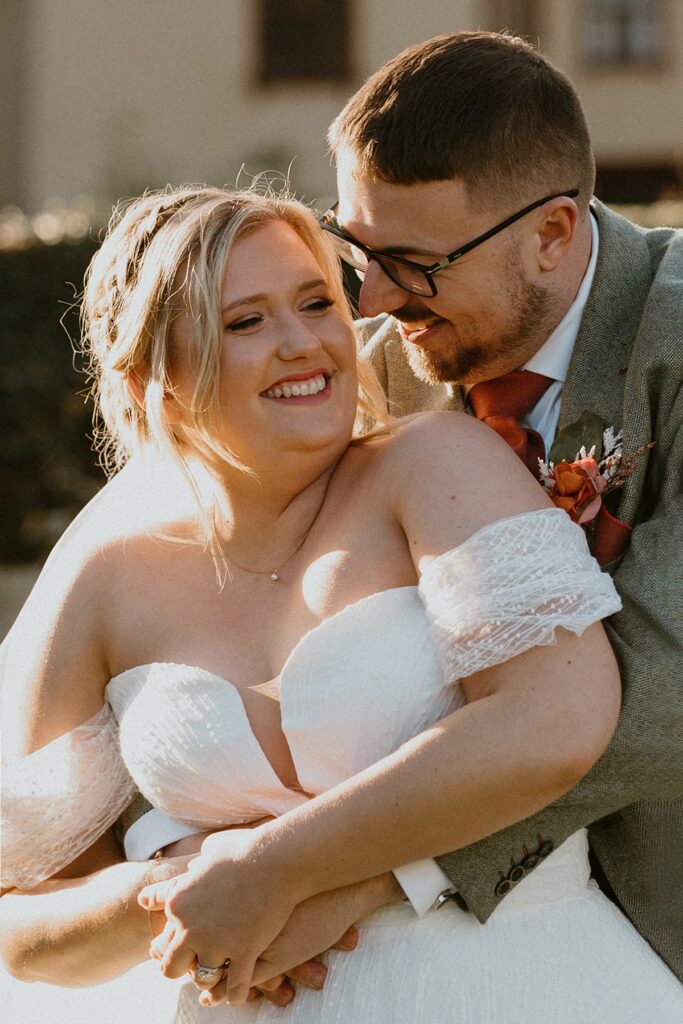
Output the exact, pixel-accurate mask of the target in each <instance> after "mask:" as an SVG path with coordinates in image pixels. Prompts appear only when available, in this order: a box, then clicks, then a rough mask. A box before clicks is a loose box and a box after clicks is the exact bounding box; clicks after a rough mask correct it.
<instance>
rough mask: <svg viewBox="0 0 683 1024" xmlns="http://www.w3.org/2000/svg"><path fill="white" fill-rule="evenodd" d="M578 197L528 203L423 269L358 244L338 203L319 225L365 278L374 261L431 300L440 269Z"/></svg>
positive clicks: (408, 288) (401, 283)
mask: <svg viewBox="0 0 683 1024" xmlns="http://www.w3.org/2000/svg"><path fill="white" fill-rule="evenodd" d="M578 194H579V189H578V188H572V189H570V190H569V191H568V192H554V193H553V194H552V195H551V196H544V197H543V199H537V200H536V202H535V203H529V205H528V206H525V207H524V209H523V210H519V211H518V212H517V213H513V214H512V216H511V217H506V218H505V220H503V221H501V222H500V224H496V226H495V228H490V229H489V230H488V231H485V232H484V234H483V235H478V236H477V238H474V239H472V241H471V242H467V244H466V245H461V246H460V247H459V248H458V249H455V250H454V251H453V252H451V253H449V254H448V256H444V257H443V259H440V260H438V261H437V262H436V263H432V264H430V265H429V266H424V264H422V263H415V262H414V261H413V260H406V259H403V257H402V256H390V255H388V254H387V253H385V252H378V251H377V250H376V249H370V248H369V247H368V246H367V245H363V244H362V242H359V241H357V239H355V238H353V237H352V236H351V235H349V234H347V233H346V232H345V231H344V230H343V229H342V228H341V227H340V225H339V224H338V223H337V208H338V206H339V202H336V203H335V204H334V206H331V207H330V209H329V210H328V211H327V213H324V214H323V216H322V217H321V218H320V220H319V221H318V223H319V224H320V227H321V228H323V230H324V231H327V232H329V234H330V235H331V236H332V239H333V241H334V243H335V246H336V248H337V250H338V252H339V255H340V256H341V258H342V259H343V260H345V262H346V263H348V264H350V266H352V267H353V268H354V270H356V271H357V272H358V274H359V275H360V276H361V277H362V275H363V274H364V273H365V271H366V270H367V269H368V264H369V263H370V261H371V260H374V261H375V263H377V264H379V266H380V267H381V268H382V270H383V271H384V273H385V274H386V275H387V277H388V278H390V280H392V281H393V282H394V284H397V285H398V286H399V288H402V289H403V290H404V291H406V292H410V294H411V295H422V296H426V297H429V298H433V297H434V296H435V295H436V294H437V291H436V285H435V284H434V275H435V274H438V273H439V271H440V270H445V269H446V267H450V265H451V263H455V261H456V260H459V259H460V257H461V256H464V255H465V253H468V252H472V250H473V249H476V248H477V246H478V245H482V244H483V243H484V242H487V241H488V240H489V238H493V236H494V235H497V234H498V232H499V231H504V230H505V228H508V227H510V225H511V224H514V223H515V221H517V220H520V218H522V217H525V216H526V214H527V213H531V211H532V210H535V209H537V208H538V207H539V206H543V204H544V203H549V202H550V200H551V199H559V198H560V197H566V198H567V199H576V197H577V196H578Z"/></svg>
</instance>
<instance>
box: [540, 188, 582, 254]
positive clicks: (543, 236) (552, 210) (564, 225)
mask: <svg viewBox="0 0 683 1024" xmlns="http://www.w3.org/2000/svg"><path fill="white" fill-rule="evenodd" d="M577 220H578V209H577V207H576V203H574V202H572V200H571V199H568V198H566V197H565V196H560V197H558V198H557V199H554V200H552V203H548V207H547V208H546V209H545V210H544V215H543V220H542V221H541V223H540V225H539V228H538V233H537V239H538V249H537V259H538V265H539V268H540V269H541V270H542V271H545V272H546V273H548V272H551V271H553V270H557V268H558V267H559V265H560V263H561V262H562V260H563V258H564V257H565V256H566V254H567V253H568V251H569V248H570V246H571V244H572V240H573V238H574V234H575V231H576V225H577Z"/></svg>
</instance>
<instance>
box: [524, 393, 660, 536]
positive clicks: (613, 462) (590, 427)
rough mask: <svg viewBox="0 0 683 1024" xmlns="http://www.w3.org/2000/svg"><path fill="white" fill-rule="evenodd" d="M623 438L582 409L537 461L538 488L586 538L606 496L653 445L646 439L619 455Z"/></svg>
mask: <svg viewBox="0 0 683 1024" xmlns="http://www.w3.org/2000/svg"><path fill="white" fill-rule="evenodd" d="M622 438H623V433H622V431H618V432H617V431H616V430H615V429H614V427H607V426H605V424H604V422H603V420H601V419H600V417H599V416H596V415H595V413H591V412H585V413H584V414H583V415H582V416H581V417H580V418H579V419H578V420H577V421H576V423H572V424H570V426H568V427H565V429H564V430H562V431H560V433H559V434H558V435H557V438H556V439H555V443H554V445H553V446H552V448H551V449H550V453H549V457H548V462H543V461H542V460H541V459H539V460H538V467H539V476H540V480H541V483H542V485H543V487H544V488H545V490H546V491H547V493H548V494H549V496H550V497H551V499H552V500H553V502H554V503H555V504H556V505H557V506H558V507H559V508H562V509H564V510H565V512H567V513H569V515H570V516H571V518H572V519H573V521H574V522H575V523H579V525H580V526H583V527H584V528H585V529H586V533H587V534H588V539H589V542H590V540H591V537H592V534H593V532H594V529H595V525H596V517H597V516H598V513H599V512H600V511H601V509H602V507H603V502H604V500H605V498H606V497H607V495H608V494H610V493H611V492H612V491H614V490H616V489H617V488H618V487H623V486H624V483H625V482H626V480H627V479H628V478H629V477H630V476H631V475H632V473H633V471H634V469H635V463H636V460H637V459H638V458H640V456H641V455H643V454H644V453H645V452H646V451H647V450H648V449H649V448H653V447H654V444H655V442H654V441H650V442H649V443H648V444H644V445H641V447H640V448H637V449H636V450H635V451H633V452H629V453H628V455H624V452H623V448H622Z"/></svg>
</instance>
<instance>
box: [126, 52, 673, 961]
mask: <svg viewBox="0 0 683 1024" xmlns="http://www.w3.org/2000/svg"><path fill="white" fill-rule="evenodd" d="M330 138H331V143H332V149H333V152H334V155H335V157H336V160H337V165H338V170H339V175H338V181H339V204H338V207H337V209H336V210H335V211H332V212H331V213H330V214H329V215H328V216H327V217H326V226H327V228H328V229H330V230H331V231H332V235H331V237H333V238H335V239H336V240H337V242H338V244H340V246H342V247H343V248H344V253H345V255H346V256H348V257H350V258H351V259H352V260H353V261H354V263H355V264H356V266H357V269H359V270H360V271H361V273H362V282H363V283H362V286H361V291H360V298H359V303H360V310H361V313H362V314H363V315H364V316H365V317H366V318H369V319H365V320H363V321H360V323H359V329H360V331H361V332H362V334H363V336H364V339H365V341H366V353H367V354H368V355H369V358H370V359H371V361H372V363H373V365H374V366H375V369H376V370H377V372H378V374H379V377H380V380H381V382H382V384H383V386H384V389H385V392H386V394H387V397H388V400H389V405H390V409H391V411H392V412H394V413H395V414H396V415H404V414H407V413H411V412H416V411H419V410H426V409H442V410H449V409H451V410H466V411H468V412H470V413H472V414H474V415H477V416H479V417H480V418H483V419H486V420H487V422H489V423H490V425H491V426H493V428H494V429H498V430H499V432H502V433H503V434H504V436H506V439H509V440H511V441H513V442H514V443H515V446H516V447H517V449H518V450H519V452H520V454H522V455H525V454H526V456H527V462H528V464H529V465H530V466H531V467H532V468H535V466H536V455H537V454H538V453H539V452H542V450H543V448H544V449H545V453H546V455H547V453H548V452H549V451H550V448H551V446H552V444H553V441H554V438H555V436H556V434H557V432H558V430H562V429H564V428H566V427H567V426H569V425H571V424H572V423H574V422H575V421H577V420H578V419H579V418H580V417H582V416H583V414H585V413H593V414H596V415H597V416H599V417H600V418H601V419H602V420H603V421H604V424H605V426H611V427H613V428H614V430H615V431H619V430H623V433H624V437H623V445H624V452H625V453H628V452H631V451H635V450H636V449H637V448H639V447H640V446H641V445H644V444H647V443H648V442H650V441H654V442H656V446H655V447H654V448H653V449H651V450H650V451H648V452H645V453H644V454H643V455H642V456H641V457H640V458H639V459H638V460H637V461H636V463H635V469H634V472H633V475H632V476H631V477H630V478H629V479H628V480H627V481H626V485H625V486H624V488H623V489H622V490H621V491H617V492H615V493H614V494H613V495H611V496H610V498H609V499H608V503H609V502H612V501H614V504H612V505H611V507H610V508H609V509H607V508H606V509H605V511H604V514H603V516H602V519H601V521H600V524H599V531H598V532H599V538H598V539H599V541H600V544H601V549H602V550H601V554H602V556H603V559H602V560H603V562H605V565H606V569H607V571H608V572H610V573H612V574H613V576H614V581H615V583H616V586H617V589H618V590H619V592H620V594H621V597H622V601H623V611H621V612H620V613H619V614H617V615H615V616H613V617H612V619H611V620H610V621H609V622H608V623H606V628H607V631H608V635H609V637H610V640H611V642H612V645H613V647H614V650H615V653H616V656H617V658H618V660H619V664H620V668H621V673H622V680H623V689H624V699H623V710H622V715H621V719H620V724H619V727H618V729H617V732H616V734H615V736H614V738H613V740H612V743H611V745H610V747H609V748H608V750H607V752H606V753H605V754H604V755H603V757H602V758H601V759H600V761H599V762H598V764H597V765H596V766H595V767H594V768H593V769H592V771H591V772H590V773H589V774H588V775H587V776H586V777H585V778H584V779H583V780H582V781H581V782H580V783H579V785H578V786H576V787H575V788H574V789H573V790H572V791H571V792H570V793H568V794H567V795H566V796H564V797H563V798H561V799H560V800H559V801H557V802H556V803H555V804H553V805H552V806H550V807H548V808H546V809H545V810H544V811H542V812H540V813H539V814H537V815H535V816H534V817H532V818H529V819H527V820H526V821H523V822H521V823H519V824H518V825H515V826H512V827H508V828H505V829H502V830H501V831H498V832H496V833H495V834H494V835H492V836H490V837H489V838H488V839H485V840H483V841H481V842H479V843H476V844H474V845H473V846H471V847H468V848H467V849H464V850H459V851H457V852H454V853H452V854H449V855H447V856H444V857H441V858H439V866H437V865H436V864H435V863H434V862H424V863H422V864H420V865H413V866H411V867H410V868H408V869H401V870H400V871H398V872H397V873H396V874H397V876H398V878H399V880H400V882H401V884H402V886H403V888H404V890H405V891H406V892H407V894H408V895H409V896H410V898H411V901H412V902H413V905H414V906H415V907H416V909H418V911H421V910H423V909H426V908H427V907H428V906H430V905H431V904H432V903H433V902H434V901H436V902H437V903H438V902H439V897H441V901H440V902H441V903H443V902H444V901H446V900H448V899H449V898H453V900H454V901H455V903H456V904H457V905H458V907H460V911H458V912H461V911H463V910H468V911H469V912H471V913H472V914H473V915H475V916H476V917H477V918H478V919H479V920H480V921H482V922H484V921H486V919H487V918H488V917H489V916H490V914H491V913H492V912H493V911H494V910H495V909H496V907H497V906H498V905H499V903H500V902H501V900H503V899H504V898H505V896H506V894H507V893H508V892H509V891H510V890H511V889H512V888H514V886H515V885H517V884H518V882H519V881H520V880H521V879H522V878H523V877H524V876H525V875H526V874H528V873H529V872H530V871H532V870H533V869H534V868H535V866H536V865H537V864H538V863H539V862H540V861H541V860H542V859H543V858H544V857H545V856H547V854H548V853H549V852H551V851H552V849H554V848H556V847H558V846H559V845H560V844H561V843H562V842H563V841H564V840H565V839H566V838H567V837H568V836H569V835H571V834H572V833H573V832H575V831H577V829H579V828H581V827H583V826H588V827H589V836H590V844H591V857H592V863H593V868H594V873H595V875H596V877H597V878H598V879H599V881H600V884H601V885H602V886H603V887H604V888H605V890H606V891H607V892H608V893H609V894H610V895H611V896H612V898H614V899H615V900H616V901H617V902H618V903H619V905H620V906H621V907H622V909H623V910H624V912H625V913H626V914H627V915H628V916H629V917H630V919H631V920H632V921H633V923H634V925H635V926H636V927H637V928H638V930H639V931H640V932H641V933H642V934H643V935H644V936H645V938H646V939H647V940H648V941H649V942H650V943H651V945H652V946H653V948H654V949H655V950H656V951H657V952H658V953H659V955H660V956H661V957H662V958H663V959H664V960H665V961H666V962H667V963H668V964H669V965H670V967H671V968H672V969H673V970H674V971H676V972H677V973H678V975H679V977H681V978H683V928H682V926H681V919H682V917H683V914H682V911H681V899H682V897H683V838H682V837H683V800H681V794H682V793H683V757H682V756H681V755H682V741H683V737H682V733H683V687H682V685H681V674H682V669H683V665H682V653H683V608H682V607H681V604H682V602H681V590H680V584H681V551H682V550H683V529H682V521H683V500H682V497H681V466H682V463H683V427H682V425H681V412H682V409H683V404H682V402H683V398H682V396H683V391H682V390H681V378H682V377H683V329H682V326H681V325H682V323H683V298H682V296H683V285H682V283H681V282H682V280H683V233H681V232H675V231H671V230H668V229H660V230H656V231H643V230H642V229H640V228H637V227H635V226H633V225H632V224H630V223H629V222H628V221H625V220H623V219H622V218H620V217H618V216H617V215H616V214H614V213H612V212H610V211H609V210H608V209H607V208H606V207H604V206H603V205H602V204H600V203H598V202H597V201H594V200H592V198H591V197H592V191H593V185H594V161H593V156H592V152H591V147H590V140H589V137H588V132H587V129H586V125H585V120H584V117H583V113H582V111H581V107H580V104H579V100H578V98H577V96H576V93H575V91H574V89H573V87H572V86H571V84H570V83H569V82H568V81H567V80H566V79H565V78H564V76H562V75H561V74H559V73H558V72H557V71H556V70H555V69H554V68H552V67H551V66H550V65H549V64H548V62H547V61H546V60H545V59H544V58H543V57H541V56H540V55H539V54H538V53H537V52H536V51H535V50H533V49H532V48H531V47H530V46H528V45H527V44H526V43H524V42H522V41H521V40H518V39H512V38H510V37H507V36H504V35H496V34H489V33H456V34H453V35H447V36H441V37H438V38H436V39H432V40H428V41H427V42H425V43H422V44H419V45H418V46H415V47H413V48H411V49H409V50H407V51H405V52H404V53H402V54H400V55H399V56H398V57H396V58H395V59H394V60H392V61H390V62H389V63H388V64H386V65H385V66H384V67H383V68H381V69H380V70H379V71H378V72H377V73H376V74H375V75H373V77H372V78H370V79H369V81H368V82H367V83H366V84H365V85H364V86H363V87H362V88H361V89H360V90H359V91H358V92H357V93H356V95H355V96H353V97H352V98H351V100H350V101H349V103H348V104H347V106H346V107H345V109H344V110H343V111H342V113H341V114H340V115H339V117H338V118H337V119H336V121H335V123H334V125H333V126H332V129H331V133H330ZM492 229H494V230H492ZM345 241H347V242H352V243H353V247H352V248H351V249H349V247H348V245H344V242H345ZM394 258H395V259H394ZM425 267H427V268H429V272H428V273H427V274H425V273H424V268H425ZM520 369H524V370H526V371H532V374H533V375H537V376H532V374H528V375H525V374H521V375H520V374H518V373H517V374H515V373H514V372H513V371H518V370H520ZM511 372H513V374H512V376H511V377H510V376H508V375H509V374H510V373H511ZM500 378H502V381H500V380H499V379H500ZM492 379H494V380H496V381H497V383H496V384H494V385H493V387H491V386H490V385H488V384H487V383H485V382H489V381H491V380H492ZM527 381H532V382H533V387H532V389H531V390H534V391H535V393H534V394H533V395H531V396H530V395H529V394H527V393H526V391H527V388H526V382H527ZM479 385H481V386H480V387H478V386H479ZM539 387H540V389H541V393H540V394H539ZM593 422H595V421H593ZM599 433H600V431H598V435H599ZM582 440H583V439H582ZM582 440H580V441H579V442H578V444H577V448H578V447H580V445H581V443H582ZM585 440H586V443H587V445H588V447H590V445H591V444H592V443H594V442H599V441H600V440H601V438H600V437H599V436H596V437H591V436H587V437H586V438H585ZM539 445H541V446H542V447H541V448H540V449H539V447H538V446H539ZM574 454H575V452H572V453H571V454H570V456H569V457H570V458H573V456H574ZM615 499H616V500H615ZM557 557H558V559H561V558H562V552H561V551H558V553H557ZM549 571H552V566H550V567H549ZM576 671H578V672H580V671H581V666H577V667H576ZM136 824H137V823H136ZM134 828H135V826H134ZM164 828H166V829H167V831H164ZM188 831H189V830H188ZM179 835H180V833H179V832H178V831H174V826H173V823H171V825H170V826H169V824H168V822H166V823H165V824H164V826H163V828H162V829H161V831H159V832H158V833H157V835H156V837H155V839H154V840H153V841H151V845H150V846H149V849H150V850H151V849H152V847H153V848H154V849H156V848H157V847H159V846H162V845H164V844H165V843H170V842H171V841H172V840H174V839H177V838H179ZM137 855H138V856H142V857H145V856H148V855H149V850H145V851H142V850H141V852H140V853H138V854H137Z"/></svg>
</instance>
